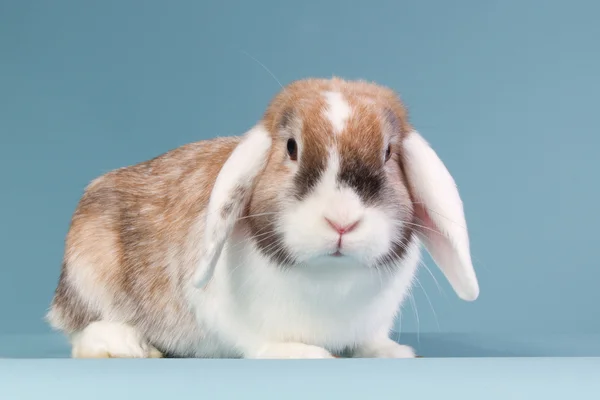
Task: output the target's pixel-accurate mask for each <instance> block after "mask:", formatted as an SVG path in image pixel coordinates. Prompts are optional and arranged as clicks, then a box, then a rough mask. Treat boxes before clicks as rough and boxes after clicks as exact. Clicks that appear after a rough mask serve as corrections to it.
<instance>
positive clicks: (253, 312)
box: [187, 234, 419, 358]
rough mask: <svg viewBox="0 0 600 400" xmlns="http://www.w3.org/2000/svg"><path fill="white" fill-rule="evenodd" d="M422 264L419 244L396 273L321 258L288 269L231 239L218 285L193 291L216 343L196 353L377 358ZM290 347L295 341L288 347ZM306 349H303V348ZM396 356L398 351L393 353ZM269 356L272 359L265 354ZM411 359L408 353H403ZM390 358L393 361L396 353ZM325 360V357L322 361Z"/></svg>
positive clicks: (216, 280)
mask: <svg viewBox="0 0 600 400" xmlns="http://www.w3.org/2000/svg"><path fill="white" fill-rule="evenodd" d="M418 262H419V244H418V243H417V242H416V241H415V242H414V243H413V244H412V245H411V247H410V249H409V251H408V254H407V258H406V261H405V263H403V266H402V268H401V269H400V270H399V271H398V272H397V273H396V274H394V275H390V274H386V273H384V272H382V271H373V270H369V269H367V268H364V267H363V266H361V265H358V264H356V263H350V262H348V261H347V260H329V259H322V260H318V261H314V262H311V263H310V264H305V265H303V266H299V267H298V268H292V269H289V270H283V269H281V268H280V267H279V266H278V265H275V264H273V263H272V262H270V261H269V260H268V259H266V258H265V257H263V256H262V255H260V254H259V253H258V251H256V249H255V248H254V246H253V245H252V244H251V243H249V242H248V241H246V240H245V237H244V236H243V235H241V234H234V235H232V238H231V241H230V242H228V244H227V246H226V248H225V249H224V251H223V256H222V257H221V258H220V260H219V263H218V265H217V268H216V269H215V275H214V277H213V281H212V282H211V285H209V286H207V287H206V288H205V290H202V291H200V290H198V289H195V288H193V287H190V288H189V290H188V292H187V293H188V294H187V296H188V299H189V301H190V303H191V304H193V305H194V307H195V310H196V316H197V320H198V323H199V324H200V326H201V327H203V328H204V329H205V330H206V332H207V333H208V335H207V337H208V338H210V340H209V341H208V343H210V345H207V346H206V347H204V345H203V344H202V343H200V347H199V348H196V349H192V350H193V352H194V353H195V354H197V355H200V356H205V355H210V356H214V354H220V355H225V356H240V355H241V356H243V357H266V356H268V355H270V356H274V355H277V357H278V358H282V357H283V358H288V357H292V358H298V357H301V356H303V355H304V356H309V358H314V357H315V356H316V355H317V354H323V355H324V354H325V353H324V352H323V351H322V350H320V351H318V352H317V354H315V352H314V351H313V350H309V349H299V346H298V345H296V344H299V343H302V344H305V345H310V346H318V347H320V348H322V349H326V350H328V351H329V352H336V351H342V350H343V349H344V348H345V347H346V346H353V345H356V346H357V347H358V348H359V349H361V348H363V347H364V349H365V350H364V351H363V352H362V354H372V355H373V356H376V355H377V354H379V353H377V352H376V351H373V350H372V349H380V350H379V351H380V352H381V351H382V350H381V349H383V347H385V346H383V347H382V346H381V345H380V344H381V343H385V342H386V340H387V338H388V334H389V331H390V329H391V328H392V325H393V322H394V317H395V316H396V313H397V312H398V309H399V306H400V303H401V302H402V300H403V299H404V297H405V295H406V294H407V292H408V288H409V287H410V285H411V283H412V279H413V277H414V274H415V271H416V268H417V265H418ZM286 343H292V344H294V343H296V344H294V345H292V346H290V347H289V348H287V349H288V350H289V351H290V353H286V352H285V351H283V350H285V349H286V346H285V344H286ZM300 347H301V346H300ZM390 351H392V350H390ZM265 354H266V355H265ZM404 354H406V353H404ZM390 356H391V355H390ZM317 358H319V357H317Z"/></svg>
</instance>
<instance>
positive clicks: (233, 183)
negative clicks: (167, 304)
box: [193, 125, 272, 288]
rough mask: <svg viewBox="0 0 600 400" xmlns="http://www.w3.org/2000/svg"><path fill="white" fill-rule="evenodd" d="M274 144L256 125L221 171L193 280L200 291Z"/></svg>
mask: <svg viewBox="0 0 600 400" xmlns="http://www.w3.org/2000/svg"><path fill="white" fill-rule="evenodd" d="M271 142H272V139H271V136H270V135H269V133H268V132H267V131H266V130H265V128H264V127H263V126H261V125H257V126H255V127H254V128H252V129H251V130H250V131H248V132H247V133H246V134H245V135H244V137H243V138H242V139H241V141H240V143H239V144H238V145H237V146H236V148H235V149H234V150H233V152H232V153H231V155H230V156H229V158H228V159H227V161H226V162H225V163H224V164H223V166H222V167H221V170H220V171H219V174H218V176H217V179H216V181H215V184H214V186H213V189H212V192H211V194H210V199H209V201H208V206H207V208H206V226H205V230H204V243H203V247H202V255H201V258H200V262H199V264H198V265H197V266H196V271H195V272H194V276H193V284H194V286H196V287H197V288H202V287H204V286H205V285H206V284H207V283H208V282H209V281H210V280H211V279H212V276H213V274H214V272H215V267H216V265H217V262H218V261H219V257H220V256H221V252H222V250H223V247H224V245H225V242H226V241H227V238H228V237H229V235H230V234H231V231H232V230H233V228H234V226H235V223H236V221H237V219H238V218H239V217H240V215H241V214H242V213H243V212H244V208H245V206H246V204H247V201H248V199H249V197H250V195H251V194H252V190H253V188H254V183H255V181H256V178H257V177H258V175H259V174H260V172H261V171H262V170H263V169H264V167H265V166H266V163H267V157H268V155H269V149H270V147H271Z"/></svg>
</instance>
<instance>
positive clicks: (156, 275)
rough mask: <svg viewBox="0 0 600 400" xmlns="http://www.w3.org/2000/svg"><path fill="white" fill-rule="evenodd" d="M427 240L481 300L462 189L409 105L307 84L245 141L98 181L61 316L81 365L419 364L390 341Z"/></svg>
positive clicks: (190, 149) (68, 265)
mask: <svg viewBox="0 0 600 400" xmlns="http://www.w3.org/2000/svg"><path fill="white" fill-rule="evenodd" d="M421 244H423V245H424V246H425V247H426V249H427V250H428V251H429V252H430V254H431V255H432V256H433V259H434V260H435V261H436V263H437V265H438V266H439V267H440V268H441V269H442V271H443V273H444V274H445V276H446V277H447V278H448V280H449V282H450V283H451V285H452V286H453V288H454V290H455V291H456V293H457V294H458V296H459V297H461V298H462V299H464V300H468V301H471V300H475V299H476V298H477V296H478V294H479V287H478V283H477V278H476V275H475V272H474V270H473V266H472V263H471V258H470V250H469V238H468V233H467V228H466V223H465V218H464V213H463V206H462V202H461V199H460V196H459V193H458V191H457V189H456V186H455V183H454V180H453V179H452V177H451V175H450V174H449V172H448V171H447V169H446V168H445V166H444V164H443V163H442V161H440V159H439V158H438V156H437V155H436V153H435V152H434V151H433V150H432V148H431V147H430V146H429V145H428V144H427V142H426V141H425V140H424V139H423V138H422V137H421V136H420V135H419V134H418V133H417V132H416V131H415V130H414V129H413V128H412V127H411V125H410V124H409V122H408V120H407V116H406V111H405V109H404V107H403V105H402V103H401V101H400V99H399V98H398V97H397V96H396V94H395V93H394V92H393V91H392V90H390V89H387V88H385V87H382V86H379V85H376V84H372V83H367V82H363V81H345V80H342V79H338V78H333V79H307V80H300V81H297V82H294V83H292V84H290V85H288V86H286V87H285V88H284V89H283V90H282V91H281V92H280V93H279V94H278V95H277V96H276V97H275V98H274V99H273V101H272V103H271V104H270V106H269V108H268V109H267V111H266V113H265V114H264V117H263V118H262V120H261V121H260V122H259V123H258V124H256V125H255V126H254V127H253V128H252V129H250V130H249V131H248V132H247V133H246V134H245V135H243V136H241V137H230V138H217V139H212V140H207V141H201V142H197V143H192V144H188V145H185V146H182V147H180V148H178V149H175V150H172V151H169V152H167V153H165V154H163V155H161V156H159V157H157V158H154V159H152V160H150V161H147V162H143V163H140V164H137V165H133V166H130V167H126V168H121V169H118V170H115V171H112V172H109V173H107V174H105V175H104V176H101V177H99V178H98V179H96V180H94V181H93V182H91V184H90V185H89V186H88V187H87V188H86V190H85V193H84V195H83V197H82V199H81V201H80V203H79V205H78V207H77V210H76V211H75V213H74V216H73V219H72V223H71V227H70V230H69V233H68V236H67V238H66V249H65V256H64V263H63V267H62V272H61V276H60V281H59V283H58V287H57V289H56V294H55V297H54V299H53V302H52V305H51V309H50V311H49V314H48V320H49V321H50V323H51V325H52V326H53V327H54V328H56V329H59V330H61V331H63V332H65V333H66V334H67V335H68V336H69V337H70V339H71V343H72V355H73V356H74V357H161V356H162V355H170V356H176V357H246V358H330V357H332V356H333V355H335V354H338V353H341V352H347V351H349V352H350V353H351V354H352V355H353V356H354V357H387V358H405V357H413V356H414V352H413V350H412V349H411V348H410V347H408V346H404V345H400V344H398V343H396V342H394V341H392V340H391V339H390V338H389V337H388V335H389V333H390V330H391V328H392V326H393V323H394V320H395V317H396V315H397V313H398V311H399V309H400V305H401V303H402V301H403V299H404V298H405V296H406V295H407V292H408V290H409V288H410V286H411V284H412V281H413V278H414V276H415V273H416V270H417V266H418V264H419V259H420V245H421Z"/></svg>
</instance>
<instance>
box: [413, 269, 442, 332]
mask: <svg viewBox="0 0 600 400" xmlns="http://www.w3.org/2000/svg"><path fill="white" fill-rule="evenodd" d="M415 280H416V281H417V284H418V285H419V286H420V287H421V290H422V291H423V294H425V298H426V299H427V302H428V303H429V307H431V311H432V312H433V316H434V318H435V324H436V325H437V328H438V332H439V331H440V321H439V320H438V316H437V313H436V312H435V309H434V308H433V304H432V303H431V300H430V299H429V295H428V294H427V291H426V290H425V287H424V286H423V285H421V281H419V278H417V277H416V276H415Z"/></svg>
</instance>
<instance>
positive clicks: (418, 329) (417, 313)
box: [409, 290, 421, 344]
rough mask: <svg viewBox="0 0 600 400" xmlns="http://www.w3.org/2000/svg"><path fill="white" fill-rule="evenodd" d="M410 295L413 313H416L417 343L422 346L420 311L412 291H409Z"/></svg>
mask: <svg viewBox="0 0 600 400" xmlns="http://www.w3.org/2000/svg"><path fill="white" fill-rule="evenodd" d="M409 294H410V297H409V299H410V303H411V305H412V308H413V311H414V312H415V318H416V320H417V343H418V344H421V339H420V331H421V321H420V319H419V311H418V310H417V302H416V301H415V298H414V296H413V292H412V290H410V291H409Z"/></svg>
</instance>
